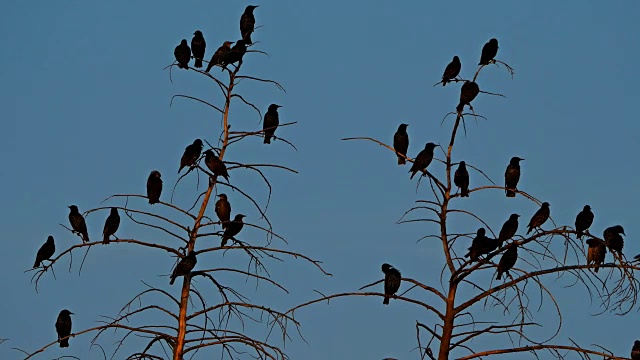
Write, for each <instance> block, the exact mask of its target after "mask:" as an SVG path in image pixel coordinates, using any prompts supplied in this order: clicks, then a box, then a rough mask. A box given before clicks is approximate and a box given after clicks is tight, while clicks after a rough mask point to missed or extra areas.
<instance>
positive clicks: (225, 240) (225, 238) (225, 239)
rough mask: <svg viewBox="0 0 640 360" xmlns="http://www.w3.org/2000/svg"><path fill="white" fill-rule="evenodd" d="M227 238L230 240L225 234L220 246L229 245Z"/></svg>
mask: <svg viewBox="0 0 640 360" xmlns="http://www.w3.org/2000/svg"><path fill="white" fill-rule="evenodd" d="M227 240H229V238H228V237H226V236H223V237H222V241H221V242H220V247H223V246H225V245H227Z"/></svg>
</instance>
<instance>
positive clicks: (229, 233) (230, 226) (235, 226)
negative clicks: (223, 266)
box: [220, 214, 246, 246]
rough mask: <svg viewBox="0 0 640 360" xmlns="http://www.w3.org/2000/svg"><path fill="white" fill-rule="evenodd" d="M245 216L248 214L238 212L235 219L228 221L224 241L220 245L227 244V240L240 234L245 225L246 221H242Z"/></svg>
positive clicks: (223, 236) (223, 235)
mask: <svg viewBox="0 0 640 360" xmlns="http://www.w3.org/2000/svg"><path fill="white" fill-rule="evenodd" d="M243 217H246V215H242V214H236V216H235V217H234V218H233V221H230V222H228V223H227V228H226V230H225V231H224V233H223V234H222V242H221V243H220V246H225V245H227V240H229V239H233V237H234V236H236V235H238V233H239V232H240V230H242V227H243V226H244V223H243V222H242V218H243ZM234 240H235V239H234Z"/></svg>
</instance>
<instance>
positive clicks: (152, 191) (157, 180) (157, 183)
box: [147, 170, 162, 205]
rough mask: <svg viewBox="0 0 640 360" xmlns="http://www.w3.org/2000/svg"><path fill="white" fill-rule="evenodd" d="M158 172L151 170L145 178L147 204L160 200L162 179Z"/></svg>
mask: <svg viewBox="0 0 640 360" xmlns="http://www.w3.org/2000/svg"><path fill="white" fill-rule="evenodd" d="M161 176H162V175H160V172H159V171H157V170H153V171H152V172H151V174H149V178H148V179H147V198H148V199H149V204H152V205H153V204H157V203H158V202H160V194H161V193H162V179H161Z"/></svg>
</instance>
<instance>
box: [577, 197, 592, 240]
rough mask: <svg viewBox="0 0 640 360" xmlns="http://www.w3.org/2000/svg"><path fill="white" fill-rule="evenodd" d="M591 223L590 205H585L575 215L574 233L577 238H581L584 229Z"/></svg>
mask: <svg viewBox="0 0 640 360" xmlns="http://www.w3.org/2000/svg"><path fill="white" fill-rule="evenodd" d="M591 224H593V213H592V212H591V206H589V205H585V206H584V208H583V209H582V211H580V212H579V213H578V216H576V222H575V225H576V233H578V234H577V236H578V239H581V238H582V236H583V235H584V232H585V230H587V229H589V227H591Z"/></svg>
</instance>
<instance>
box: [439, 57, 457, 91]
mask: <svg viewBox="0 0 640 360" xmlns="http://www.w3.org/2000/svg"><path fill="white" fill-rule="evenodd" d="M461 68H462V64H461V63H460V58H459V57H457V56H454V57H453V60H451V62H450V63H449V65H447V67H446V68H445V69H444V74H442V86H445V85H447V83H448V82H449V81H451V80H452V79H455V77H456V76H458V74H460V69H461Z"/></svg>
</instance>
